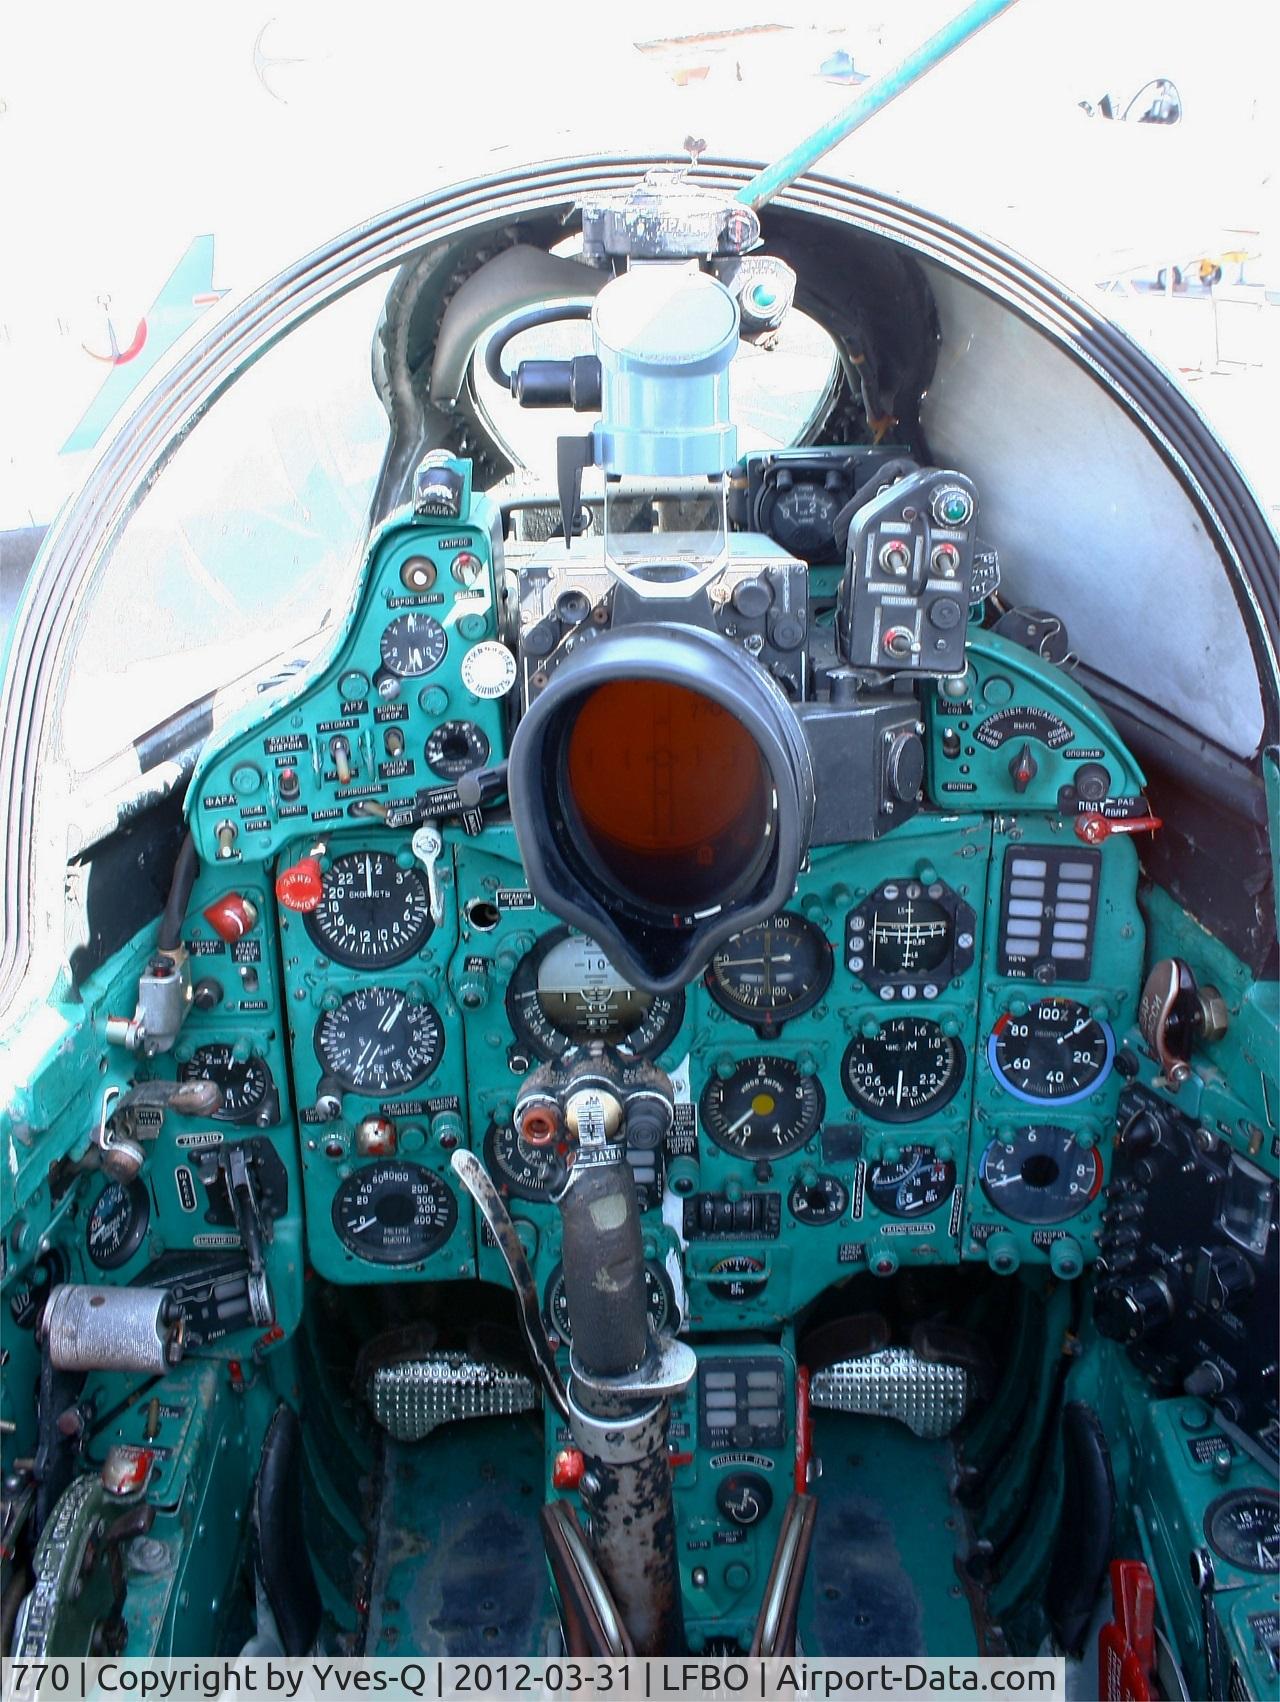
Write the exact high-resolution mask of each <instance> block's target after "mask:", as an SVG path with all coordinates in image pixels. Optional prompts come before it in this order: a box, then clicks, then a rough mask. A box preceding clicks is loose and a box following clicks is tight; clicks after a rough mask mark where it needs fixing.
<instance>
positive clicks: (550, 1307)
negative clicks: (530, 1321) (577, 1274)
mask: <svg viewBox="0 0 1280 1702" xmlns="http://www.w3.org/2000/svg"><path fill="white" fill-rule="evenodd" d="M644 1303H645V1311H646V1312H647V1313H648V1314H649V1320H650V1322H651V1323H652V1325H653V1327H654V1329H655V1330H665V1329H667V1328H668V1327H669V1325H670V1324H671V1322H672V1320H673V1318H674V1317H675V1310H676V1303H675V1296H674V1295H673V1294H672V1292H671V1284H670V1282H668V1280H667V1273H666V1272H665V1271H664V1270H663V1269H662V1267H661V1265H658V1264H655V1263H654V1261H653V1260H652V1259H646V1260H645V1265H644ZM542 1312H543V1317H544V1318H545V1319H546V1321H547V1327H548V1329H549V1330H550V1331H551V1333H552V1335H554V1336H558V1337H559V1338H560V1340H561V1341H562V1342H563V1343H564V1344H565V1346H566V1347H567V1346H568V1345H569V1343H570V1342H572V1340H573V1327H572V1322H571V1320H570V1317H569V1297H568V1295H567V1294H566V1293H565V1290H564V1266H563V1265H557V1266H556V1268H555V1270H553V1271H552V1273H551V1276H550V1278H549V1279H548V1281H547V1290H546V1295H545V1298H544V1299H543V1302H542ZM676 1322H677V1323H678V1319H677V1320H676Z"/></svg>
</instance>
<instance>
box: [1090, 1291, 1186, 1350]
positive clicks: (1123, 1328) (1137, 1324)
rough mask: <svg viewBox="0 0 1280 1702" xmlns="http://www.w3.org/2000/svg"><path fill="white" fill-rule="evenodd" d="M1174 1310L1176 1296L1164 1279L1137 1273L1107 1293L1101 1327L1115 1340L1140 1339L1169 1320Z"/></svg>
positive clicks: (1100, 1313) (1099, 1318)
mask: <svg viewBox="0 0 1280 1702" xmlns="http://www.w3.org/2000/svg"><path fill="white" fill-rule="evenodd" d="M1173 1314H1174V1304H1173V1296H1172V1294H1170V1292H1169V1287H1168V1284H1167V1283H1166V1282H1165V1281H1164V1279H1163V1278H1162V1277H1157V1276H1147V1277H1137V1278H1135V1279H1134V1280H1132V1281H1130V1282H1122V1283H1117V1284H1116V1286H1115V1287H1114V1288H1112V1289H1109V1290H1108V1291H1107V1293H1106V1294H1105V1295H1104V1296H1103V1298H1102V1305H1101V1307H1100V1309H1099V1312H1098V1328H1099V1329H1100V1330H1101V1331H1102V1333H1103V1335H1104V1336H1110V1338H1111V1339H1112V1341H1126V1342H1136V1341H1141V1340H1142V1339H1143V1337H1144V1336H1149V1335H1150V1334H1151V1333H1152V1331H1153V1330H1158V1329H1159V1328H1160V1327H1161V1325H1163V1324H1167V1323H1168V1322H1169V1320H1170V1319H1171V1318H1172V1317H1173Z"/></svg>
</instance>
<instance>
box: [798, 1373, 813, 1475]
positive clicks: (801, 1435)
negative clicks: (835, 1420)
mask: <svg viewBox="0 0 1280 1702" xmlns="http://www.w3.org/2000/svg"><path fill="white" fill-rule="evenodd" d="M812 1448H813V1431H812V1429H811V1428H810V1421H809V1367H808V1366H807V1365H798V1366H797V1367H796V1494H797V1495H807V1494H808V1493H809V1455H810V1453H811V1451H812Z"/></svg>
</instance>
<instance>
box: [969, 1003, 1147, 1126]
mask: <svg viewBox="0 0 1280 1702" xmlns="http://www.w3.org/2000/svg"><path fill="white" fill-rule="evenodd" d="M1115 1049H1116V1048H1115V1040H1114V1038H1113V1036H1112V1033H1111V1029H1110V1027H1109V1026H1108V1024H1106V1023H1105V1022H1099V1021H1098V1020H1097V1019H1096V1018H1095V1017H1093V1016H1091V1015H1090V1013H1089V1011H1088V1009H1087V1008H1086V1007H1085V1006H1084V1005H1082V1004H1078V1003H1077V1002H1076V1000H1075V999H1054V998H1050V999H1039V1000H1037V1002H1036V1003H1035V1004H1034V1005H1032V1006H1031V1009H1030V1010H1029V1011H1028V1012H1027V1014H1026V1015H1025V1016H1018V1017H1015V1016H1008V1015H1006V1016H1002V1017H1001V1018H1000V1020H999V1021H998V1022H997V1023H996V1025H995V1028H994V1029H993V1030H992V1032H991V1037H990V1039H989V1040H988V1041H987V1059H988V1061H989V1063H990V1065H991V1069H992V1072H993V1074H994V1075H995V1078H996V1080H997V1081H998V1082H999V1083H1000V1085H1001V1087H1003V1088H1004V1089H1005V1091H1006V1092H1007V1093H1011V1094H1013V1096H1014V1098H1015V1099H1024V1100H1029V1101H1030V1102H1032V1103H1035V1102H1037V1101H1040V1100H1045V1099H1052V1100H1054V1101H1055V1102H1056V1103H1057V1104H1059V1105H1071V1104H1073V1103H1074V1102H1075V1101H1076V1100H1077V1099H1084V1098H1085V1097H1086V1096H1087V1095H1089V1094H1091V1093H1092V1092H1093V1091H1094V1089H1095V1088H1097V1087H1100V1086H1101V1085H1102V1083H1103V1082H1104V1081H1105V1080H1106V1079H1107V1076H1108V1074H1109V1073H1110V1070H1111V1060H1112V1059H1113V1058H1114V1056H1115Z"/></svg>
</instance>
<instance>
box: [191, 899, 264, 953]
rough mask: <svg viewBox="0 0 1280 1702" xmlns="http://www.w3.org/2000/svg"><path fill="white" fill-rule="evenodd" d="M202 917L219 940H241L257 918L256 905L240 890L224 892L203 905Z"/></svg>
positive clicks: (232, 942)
mask: <svg viewBox="0 0 1280 1702" xmlns="http://www.w3.org/2000/svg"><path fill="white" fill-rule="evenodd" d="M204 919H205V921H206V922H207V923H208V924H209V926H210V927H211V928H212V929H213V931H214V933H215V934H216V935H217V936H218V938H219V939H220V940H226V941H227V943H228V944H229V945H230V944H234V942H235V941H236V940H242V939H243V938H244V936H245V935H246V934H247V933H248V932H249V930H250V928H252V926H253V924H254V923H255V922H256V921H257V920H258V907H257V905H256V904H254V903H253V901H252V900H251V899H248V898H246V897H245V896H244V894H243V893H242V892H224V893H223V895H222V897H221V898H215V899H214V901H213V903H212V904H209V905H206V906H205V911H204Z"/></svg>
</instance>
